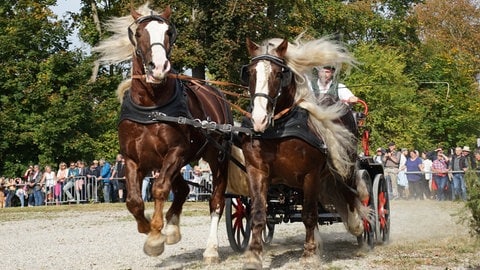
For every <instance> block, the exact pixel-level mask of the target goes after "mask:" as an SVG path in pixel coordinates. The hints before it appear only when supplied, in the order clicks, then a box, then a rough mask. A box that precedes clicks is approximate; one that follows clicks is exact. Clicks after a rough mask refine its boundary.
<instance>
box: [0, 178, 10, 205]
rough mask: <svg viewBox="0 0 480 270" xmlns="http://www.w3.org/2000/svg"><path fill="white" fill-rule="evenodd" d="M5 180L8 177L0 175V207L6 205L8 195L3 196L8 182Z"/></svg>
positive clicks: (6, 192) (6, 191) (6, 190)
mask: <svg viewBox="0 0 480 270" xmlns="http://www.w3.org/2000/svg"><path fill="white" fill-rule="evenodd" d="M7 181H8V179H6V178H5V177H3V176H2V177H0V208H4V207H8V206H7V205H6V204H7V202H6V197H8V195H7V196H5V195H6V194H8V186H9V183H8V182H7Z"/></svg>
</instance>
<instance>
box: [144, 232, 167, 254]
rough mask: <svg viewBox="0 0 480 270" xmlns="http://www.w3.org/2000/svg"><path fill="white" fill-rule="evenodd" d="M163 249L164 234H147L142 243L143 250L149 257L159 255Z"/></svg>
mask: <svg viewBox="0 0 480 270" xmlns="http://www.w3.org/2000/svg"><path fill="white" fill-rule="evenodd" d="M164 250H165V236H164V235H162V234H159V235H157V236H151V235H149V236H148V238H147V240H146V241H145V244H144V245H143V252H144V253H145V254H147V255H148V256H151V257H157V256H160V255H161V254H162V253H163V251H164Z"/></svg>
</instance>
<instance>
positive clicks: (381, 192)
mask: <svg viewBox="0 0 480 270" xmlns="http://www.w3.org/2000/svg"><path fill="white" fill-rule="evenodd" d="M373 196H374V202H375V209H376V211H375V216H376V218H375V221H376V226H375V227H376V239H377V242H380V243H382V244H386V243H388V241H389V239H390V199H389V198H388V186H387V182H386V181H385V178H384V177H383V174H377V175H376V176H375V180H374V181H373Z"/></svg>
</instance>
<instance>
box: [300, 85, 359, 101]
mask: <svg viewBox="0 0 480 270" xmlns="http://www.w3.org/2000/svg"><path fill="white" fill-rule="evenodd" d="M307 83H308V87H309V88H310V90H311V91H313V87H312V83H311V82H310V80H307ZM317 85H318V88H319V93H320V94H326V93H327V92H328V89H330V85H332V81H330V82H329V83H327V85H326V86H323V85H322V84H321V83H320V80H317ZM353 96H355V95H354V94H353V93H352V91H350V89H348V88H347V87H346V86H345V85H344V84H343V83H339V84H338V99H339V100H341V101H344V100H348V99H349V98H350V97H353Z"/></svg>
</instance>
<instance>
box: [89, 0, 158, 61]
mask: <svg viewBox="0 0 480 270" xmlns="http://www.w3.org/2000/svg"><path fill="white" fill-rule="evenodd" d="M148 5H149V3H148V2H147V3H146V4H144V5H142V6H140V7H139V8H138V9H137V12H138V13H140V14H142V15H143V16H147V15H150V14H152V12H153V14H158V13H157V12H155V11H153V10H151V9H150V8H149V7H148ZM133 23H134V19H133V17H132V15H130V14H128V15H126V16H123V17H114V18H112V19H110V20H108V21H107V22H106V24H105V28H106V29H108V31H109V32H111V33H112V35H111V36H110V37H108V38H107V39H104V40H102V41H101V42H100V43H99V44H98V45H97V46H95V47H94V48H92V52H96V53H98V54H99V56H100V57H99V59H98V60H97V61H98V62H99V63H100V64H107V65H111V64H118V63H120V62H123V61H128V60H131V59H132V55H133V52H134V50H135V47H134V46H133V45H132V43H131V42H130V39H129V38H128V32H127V29H128V27H130V26H132V30H133V31H135V29H134V28H135V24H133ZM132 24H133V25H132Z"/></svg>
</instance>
